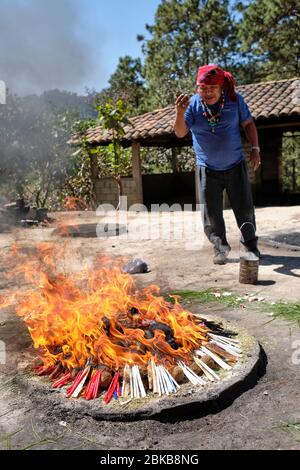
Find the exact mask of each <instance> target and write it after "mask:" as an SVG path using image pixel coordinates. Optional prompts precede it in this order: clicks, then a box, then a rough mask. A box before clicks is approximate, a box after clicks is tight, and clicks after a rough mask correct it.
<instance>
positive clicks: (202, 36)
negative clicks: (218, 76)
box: [138, 0, 236, 106]
mask: <svg viewBox="0 0 300 470" xmlns="http://www.w3.org/2000/svg"><path fill="white" fill-rule="evenodd" d="M146 28H147V30H148V32H149V33H150V34H151V36H152V37H151V38H150V39H149V40H145V41H144V43H143V52H144V54H145V77H146V79H147V84H148V86H149V96H150V97H151V101H152V106H166V105H168V104H171V103H172V104H173V102H174V99H175V95H176V94H177V93H178V92H179V91H181V92H187V93H189V94H190V93H192V92H193V90H194V87H195V81H196V74H197V68H198V67H199V66H200V65H204V64H208V63H212V62H216V63H218V64H219V65H221V66H223V67H225V68H226V69H230V68H231V67H232V65H233V64H234V54H235V51H236V40H235V25H234V21H233V19H232V18H231V16H230V12H229V1H227V0H222V1H219V0H162V3H161V4H160V5H159V6H158V9H157V12H156V15H155V24H154V25H153V26H149V25H146ZM138 39H143V38H142V37H139V38H138Z"/></svg>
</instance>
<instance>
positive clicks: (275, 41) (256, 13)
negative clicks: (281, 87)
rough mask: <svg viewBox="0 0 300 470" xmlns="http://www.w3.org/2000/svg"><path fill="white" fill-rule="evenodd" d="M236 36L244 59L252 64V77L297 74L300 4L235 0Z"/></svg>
mask: <svg viewBox="0 0 300 470" xmlns="http://www.w3.org/2000/svg"><path fill="white" fill-rule="evenodd" d="M237 9H238V10H239V11H240V12H241V13H242V17H241V20H240V22H239V29H238V37H239V39H240V40H241V43H242V51H243V52H245V53H247V55H246V57H247V59H248V62H252V63H255V64H256V68H257V74H256V81H261V80H278V79H282V78H292V77H295V76H298V75H299V72H300V64H299V57H300V54H299V36H300V5H299V2H297V1H293V0H252V1H249V2H246V3H242V2H239V3H238V4H237Z"/></svg>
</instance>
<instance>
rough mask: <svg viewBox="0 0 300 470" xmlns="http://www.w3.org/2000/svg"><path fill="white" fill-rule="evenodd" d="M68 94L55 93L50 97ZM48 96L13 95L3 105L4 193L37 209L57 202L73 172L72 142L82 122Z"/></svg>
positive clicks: (0, 184) (0, 157)
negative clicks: (77, 124) (77, 123)
mask: <svg viewBox="0 0 300 470" xmlns="http://www.w3.org/2000/svg"><path fill="white" fill-rule="evenodd" d="M57 94H58V95H57ZM66 95H67V96H69V95H68V94H66V93H63V92H58V91H57V90H56V91H54V93H53V94H52V95H51V97H52V98H54V97H55V96H59V97H62V96H66ZM49 96H50V95H48V97H49ZM70 96H71V94H70ZM44 98H45V96H44V95H42V96H41V97H39V96H35V95H32V96H28V97H23V98H21V97H18V96H15V95H12V94H10V93H8V95H7V103H6V105H1V107H0V192H1V194H2V195H4V196H5V197H6V198H7V199H13V198H16V197H23V198H25V199H26V200H28V201H29V202H31V203H33V204H35V205H36V206H37V207H42V206H44V205H45V204H46V203H47V204H48V203H50V205H52V204H54V203H55V204H56V202H57V201H58V199H59V198H60V194H59V193H60V192H61V191H62V190H63V188H64V184H65V180H66V178H68V177H69V176H70V175H72V174H73V168H74V163H75V162H74V159H73V157H72V155H71V153H72V149H71V148H70V146H69V145H68V144H67V141H68V139H69V136H70V130H71V126H72V124H73V122H74V121H75V119H76V118H77V119H78V116H77V115H76V113H75V108H73V107H72V108H70V109H71V110H72V111H71V112H66V108H60V109H58V108H57V107H53V102H51V103H52V104H50V103H49V102H48V101H47V100H45V99H44ZM73 98H74V96H73V97H72V99H73ZM78 98H79V97H78ZM58 103H59V100H58ZM54 108H55V109H54Z"/></svg>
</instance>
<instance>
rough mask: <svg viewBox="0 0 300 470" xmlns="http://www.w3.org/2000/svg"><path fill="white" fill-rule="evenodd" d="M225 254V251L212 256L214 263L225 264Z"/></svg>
mask: <svg viewBox="0 0 300 470" xmlns="http://www.w3.org/2000/svg"><path fill="white" fill-rule="evenodd" d="M226 259H227V256H226V255H225V253H218V254H216V255H215V256H214V257H213V263H214V264H225V263H226Z"/></svg>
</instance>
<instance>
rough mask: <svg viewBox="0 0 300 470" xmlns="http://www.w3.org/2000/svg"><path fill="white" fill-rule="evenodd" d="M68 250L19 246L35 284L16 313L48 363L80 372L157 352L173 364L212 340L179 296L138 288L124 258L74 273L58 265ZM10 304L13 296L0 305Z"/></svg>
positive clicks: (21, 263) (142, 360) (143, 359)
mask: <svg viewBox="0 0 300 470" xmlns="http://www.w3.org/2000/svg"><path fill="white" fill-rule="evenodd" d="M63 249H64V248H63V247H62V248H60V249H59V247H58V246H56V245H51V244H49V243H42V244H40V245H38V246H37V248H36V250H34V252H33V253H21V252H18V250H17V247H14V248H13V250H12V256H13V259H14V260H15V261H16V260H17V265H16V267H15V269H14V270H13V271H12V274H13V275H14V276H16V275H17V274H18V275H20V274H22V275H24V276H25V279H26V280H27V281H29V282H30V283H31V284H32V287H31V288H30V289H28V290H27V291H25V292H22V293H21V294H20V293H18V294H17V302H16V313H17V314H18V315H19V316H20V317H21V318H22V319H23V320H24V322H25V324H26V325H27V328H28V330H29V332H30V335H31V337H32V340H33V344H34V347H35V348H37V349H38V350H39V352H40V355H41V358H42V360H43V363H44V365H45V366H51V365H54V364H56V363H61V365H62V366H63V368H65V369H69V370H72V369H74V368H78V367H79V368H82V367H84V366H85V364H86V363H87V361H90V362H91V363H92V364H94V365H97V364H105V365H106V366H108V367H110V368H111V369H115V370H117V369H119V368H122V367H123V366H124V365H125V364H126V363H127V364H130V365H133V364H137V365H139V366H140V367H141V369H143V370H145V369H146V366H147V362H148V360H149V359H150V358H151V357H154V358H155V359H156V360H158V361H159V362H160V363H163V364H165V365H166V366H168V365H171V364H173V363H175V362H176V360H178V359H184V360H186V361H188V362H189V360H190V358H191V357H192V352H193V350H194V349H196V348H197V347H199V346H200V344H203V343H206V342H207V332H208V331H209V330H208V328H207V327H206V326H205V325H204V324H203V323H202V322H201V321H199V320H197V319H196V317H194V316H193V314H192V313H190V312H189V311H187V310H185V309H184V308H183V307H182V306H181V305H180V304H179V301H178V298H177V297H176V296H173V297H172V302H170V301H167V300H166V299H165V298H164V297H163V296H161V295H160V290H159V287H157V286H154V285H152V286H149V287H147V288H145V289H143V290H137V289H136V287H135V284H134V280H133V277H132V276H131V275H129V274H126V273H124V272H123V271H122V269H121V261H120V260H114V259H111V258H108V257H104V256H102V257H101V258H99V259H98V260H97V263H96V265H97V267H94V268H89V269H85V270H83V271H81V272H77V273H72V274H69V275H67V274H65V273H63V272H62V271H59V270H58V268H57V265H58V264H59V263H58V262H57V260H61V259H62V251H63ZM15 298H16V294H14V295H13V296H12V298H11V299H12V301H13V300H15ZM7 303H8V301H7V298H6V299H5V300H4V302H3V304H2V305H1V303H0V307H1V306H4V305H7Z"/></svg>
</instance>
